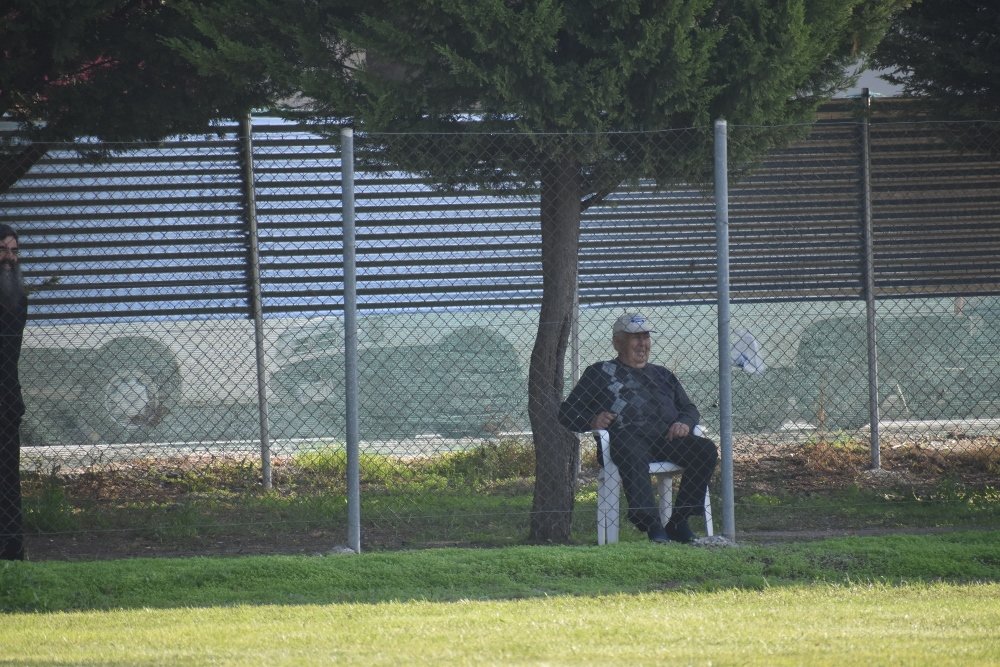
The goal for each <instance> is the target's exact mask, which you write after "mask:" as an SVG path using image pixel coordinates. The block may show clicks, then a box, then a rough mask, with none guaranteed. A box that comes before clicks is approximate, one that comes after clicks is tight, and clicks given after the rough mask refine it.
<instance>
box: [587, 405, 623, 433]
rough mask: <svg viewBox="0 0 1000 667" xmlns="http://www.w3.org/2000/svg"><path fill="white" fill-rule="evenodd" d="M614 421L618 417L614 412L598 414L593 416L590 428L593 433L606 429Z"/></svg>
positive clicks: (605, 411)
mask: <svg viewBox="0 0 1000 667" xmlns="http://www.w3.org/2000/svg"><path fill="white" fill-rule="evenodd" d="M616 419H618V415H617V414H615V413H614V412H608V411H607V410H604V411H602V412H598V413H597V414H596V415H594V418H593V419H591V420H590V428H591V429H593V430H595V431H597V430H603V429H606V428H607V427H609V426H611V423H612V422H614V420H616Z"/></svg>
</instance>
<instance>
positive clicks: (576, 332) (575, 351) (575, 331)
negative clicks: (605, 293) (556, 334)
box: [569, 259, 580, 385]
mask: <svg viewBox="0 0 1000 667" xmlns="http://www.w3.org/2000/svg"><path fill="white" fill-rule="evenodd" d="M577 262H578V264H577V268H576V279H575V283H576V286H575V287H574V288H573V320H572V322H570V328H569V351H570V354H569V372H570V378H571V380H572V382H573V384H574V385H575V384H576V381H577V380H579V379H580V266H579V259H577Z"/></svg>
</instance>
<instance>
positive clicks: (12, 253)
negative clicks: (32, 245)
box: [0, 236, 18, 270]
mask: <svg viewBox="0 0 1000 667" xmlns="http://www.w3.org/2000/svg"><path fill="white" fill-rule="evenodd" d="M17 253H18V250H17V239H16V238H14V237H13V236H8V237H6V238H4V239H0V268H2V269H5V270H11V269H13V268H14V267H16V266H17Z"/></svg>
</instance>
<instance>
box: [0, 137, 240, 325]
mask: <svg viewBox="0 0 1000 667" xmlns="http://www.w3.org/2000/svg"><path fill="white" fill-rule="evenodd" d="M91 148H93V149H97V148H103V149H106V152H105V153H104V154H103V155H102V156H101V159H100V160H88V159H86V158H81V157H80V155H79V154H78V153H77V150H76V149H80V150H88V149H91ZM235 149H236V144H235V137H234V136H232V135H225V134H224V135H222V136H217V135H208V136H206V137H204V138H200V139H178V140H173V141H165V142H162V143H157V144H127V145H126V144H122V145H105V146H96V145H92V144H88V143H86V142H79V143H78V144H75V145H65V144H60V145H52V146H51V147H50V149H49V150H48V151H47V153H46V154H45V156H44V157H43V158H42V159H41V160H40V161H39V162H38V163H37V164H35V165H34V167H33V168H32V169H31V170H29V171H28V172H27V173H26V174H25V175H24V176H23V177H22V178H21V179H19V181H18V182H17V183H16V184H15V185H14V186H13V187H12V188H10V189H9V190H8V191H7V192H5V193H3V195H2V197H0V219H2V220H3V221H4V222H6V223H8V224H11V225H13V226H14V227H15V228H17V229H18V231H19V234H20V236H21V238H22V246H24V248H25V253H24V258H23V265H24V272H25V276H26V279H27V280H28V282H29V284H32V285H34V286H35V287H34V289H33V293H32V296H31V303H32V317H34V318H36V319H74V320H75V319H90V318H106V317H109V316H111V317H151V316H157V317H169V316H175V315H180V314H183V315H188V316H192V315H194V316H197V315H203V316H209V315H211V316H220V315H222V316H225V315H227V314H228V315H232V316H244V315H245V314H246V312H247V306H246V303H247V282H246V268H245V267H246V253H247V250H246V249H247V238H246V233H245V231H244V224H243V222H242V220H241V209H240V201H241V197H240V184H239V178H240V175H239V170H238V167H237V165H236V161H235Z"/></svg>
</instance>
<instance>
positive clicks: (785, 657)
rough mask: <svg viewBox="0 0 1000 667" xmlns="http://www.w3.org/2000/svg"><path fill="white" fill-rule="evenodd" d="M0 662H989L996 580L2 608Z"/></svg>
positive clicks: (993, 660) (992, 660)
mask: <svg viewBox="0 0 1000 667" xmlns="http://www.w3.org/2000/svg"><path fill="white" fill-rule="evenodd" d="M0 627H2V628H3V637H4V644H5V647H4V655H3V657H2V658H0V664H12V665H13V664H17V665H33V664H46V665H49V664H73V665H108V664H115V665H124V664H128V665H180V666H183V665H209V664H210V665H257V664H260V665H300V664H332V663H338V664H363V665H386V664H393V665H397V664H553V665H571V664H576V665H580V664H594V665H597V664H639V665H646V664H714V665H754V664H759V665H806V664H808V665H845V664H858V665H862V664H863V665H900V664H907V665H990V664H997V661H998V660H1000V639H998V638H997V632H996V628H997V627H1000V585H998V584H996V583H990V584H947V583H933V584H925V583H917V584H906V585H901V586H890V585H886V584H877V585H872V584H841V585H833V584H814V585H796V586H785V587H777V588H768V589H765V590H747V589H728V590H720V591H714V592H679V591H659V592H655V593H640V594H615V595H598V596H569V595H561V596H556V597H541V598H531V599H520V600H456V601H453V602H429V601H408V602H402V601H398V602H380V603H364V604H359V603H349V604H329V605H314V604H309V605H276V606H270V605H265V606H260V605H254V606H250V605H239V606H235V607H211V608H192V609H128V610H119V611H95V612H70V613H62V612H60V613H55V614H15V615H10V616H6V617H4V618H2V619H0Z"/></svg>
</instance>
